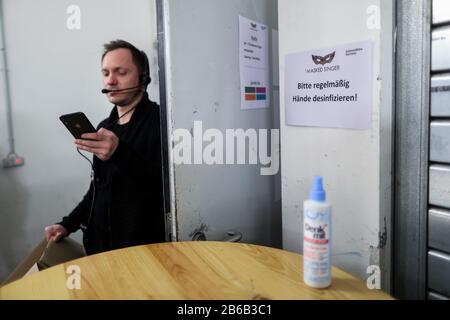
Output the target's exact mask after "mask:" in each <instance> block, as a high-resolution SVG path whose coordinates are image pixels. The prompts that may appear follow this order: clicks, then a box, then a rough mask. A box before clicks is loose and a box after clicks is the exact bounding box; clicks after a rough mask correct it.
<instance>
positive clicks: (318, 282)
mask: <svg viewBox="0 0 450 320" xmlns="http://www.w3.org/2000/svg"><path fill="white" fill-rule="evenodd" d="M303 281H304V282H305V283H306V284H307V285H308V286H310V287H313V288H326V287H329V286H330V285H331V205H330V204H328V203H327V202H326V195H325V191H324V189H323V186H322V177H320V176H316V177H314V183H313V187H312V189H311V193H310V197H309V200H306V201H305V202H304V203H303Z"/></svg>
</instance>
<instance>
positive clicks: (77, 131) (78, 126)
mask: <svg viewBox="0 0 450 320" xmlns="http://www.w3.org/2000/svg"><path fill="white" fill-rule="evenodd" d="M59 119H60V120H61V121H62V123H63V124H64V125H65V126H66V128H67V129H69V131H70V133H71V134H72V135H73V136H74V137H75V139H81V135H82V134H84V133H92V132H97V130H95V127H94V126H93V125H92V123H91V122H90V121H89V119H88V118H87V117H86V115H85V114H84V113H83V112H75V113H70V114H65V115H62V116H61V117H59Z"/></svg>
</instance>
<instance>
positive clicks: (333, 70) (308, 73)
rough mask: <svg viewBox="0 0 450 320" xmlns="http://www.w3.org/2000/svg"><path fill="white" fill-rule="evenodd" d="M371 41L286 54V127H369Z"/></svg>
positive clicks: (370, 119) (361, 128) (370, 118)
mask: <svg viewBox="0 0 450 320" xmlns="http://www.w3.org/2000/svg"><path fill="white" fill-rule="evenodd" d="M372 51H373V43H372V41H364V42H357V43H350V44H346V45H341V46H338V47H334V48H328V49H319V50H313V51H309V52H302V53H294V54H289V55H286V60H285V105H286V113H285V114H286V125H294V126H313V127H329V128H349V129H359V130H366V129H370V128H371V125H372V123H371V122H372V92H373V90H372V66H373V60H372Z"/></svg>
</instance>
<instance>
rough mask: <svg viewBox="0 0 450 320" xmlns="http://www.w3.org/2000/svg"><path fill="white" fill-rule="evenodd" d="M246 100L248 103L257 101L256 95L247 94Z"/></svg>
mask: <svg viewBox="0 0 450 320" xmlns="http://www.w3.org/2000/svg"><path fill="white" fill-rule="evenodd" d="M245 100H246V101H256V94H246V95H245Z"/></svg>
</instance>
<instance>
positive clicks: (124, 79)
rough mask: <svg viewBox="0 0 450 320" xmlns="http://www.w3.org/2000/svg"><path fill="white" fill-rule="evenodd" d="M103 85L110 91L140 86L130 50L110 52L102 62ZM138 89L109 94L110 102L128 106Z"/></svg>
mask: <svg viewBox="0 0 450 320" xmlns="http://www.w3.org/2000/svg"><path fill="white" fill-rule="evenodd" d="M102 74H103V85H104V87H105V88H106V89H109V90H118V89H126V88H132V87H136V86H138V85H139V72H138V69H137V67H136V65H135V64H134V63H133V57H132V55H131V52H130V50H128V49H125V48H120V49H116V50H113V51H110V52H108V53H107V54H106V55H105V57H104V58H103V61H102ZM136 90H141V88H136V89H132V90H126V91H121V92H117V93H114V92H111V93H108V94H107V97H108V100H109V102H111V103H112V104H116V105H119V106H121V105H126V104H128V103H129V101H130V100H131V99H132V98H133V96H134V95H135V94H136Z"/></svg>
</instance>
